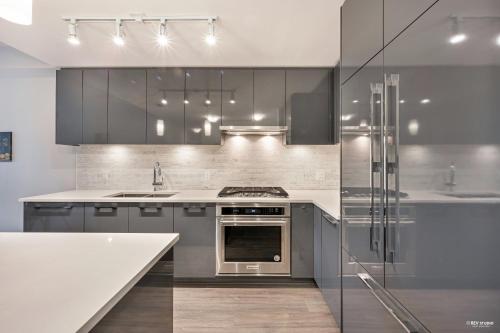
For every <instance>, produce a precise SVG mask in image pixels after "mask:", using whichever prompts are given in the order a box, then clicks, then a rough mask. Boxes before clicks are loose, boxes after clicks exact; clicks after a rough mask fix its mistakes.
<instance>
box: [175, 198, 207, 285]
mask: <svg viewBox="0 0 500 333" xmlns="http://www.w3.org/2000/svg"><path fill="white" fill-rule="evenodd" d="M174 221H175V222H174V232H176V233H179V234H180V235H181V237H180V239H179V242H177V244H176V245H175V251H174V262H175V269H174V276H175V277H181V278H182V277H184V278H211V277H214V276H215V265H216V259H215V229H216V220H215V204H175V205H174Z"/></svg>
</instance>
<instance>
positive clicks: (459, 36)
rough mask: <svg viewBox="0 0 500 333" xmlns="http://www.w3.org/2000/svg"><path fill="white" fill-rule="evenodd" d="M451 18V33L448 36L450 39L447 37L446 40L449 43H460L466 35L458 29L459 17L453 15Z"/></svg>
mask: <svg viewBox="0 0 500 333" xmlns="http://www.w3.org/2000/svg"><path fill="white" fill-rule="evenodd" d="M451 20H452V32H453V35H452V36H451V37H450V39H448V42H449V43H450V44H460V43H462V42H465V40H466V39H467V35H466V34H464V33H463V32H462V31H461V29H460V22H461V18H459V17H456V16H454V17H452V18H451Z"/></svg>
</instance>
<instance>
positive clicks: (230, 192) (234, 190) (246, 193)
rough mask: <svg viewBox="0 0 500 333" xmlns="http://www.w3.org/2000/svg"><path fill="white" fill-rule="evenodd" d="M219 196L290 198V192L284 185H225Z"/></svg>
mask: <svg viewBox="0 0 500 333" xmlns="http://www.w3.org/2000/svg"><path fill="white" fill-rule="evenodd" d="M218 197H220V198H224V197H229V198H231V197H235V198H252V197H256V198H288V193H287V192H286V191H285V190H284V189H283V188H282V187H224V188H223V189H222V191H220V192H219V194H218Z"/></svg>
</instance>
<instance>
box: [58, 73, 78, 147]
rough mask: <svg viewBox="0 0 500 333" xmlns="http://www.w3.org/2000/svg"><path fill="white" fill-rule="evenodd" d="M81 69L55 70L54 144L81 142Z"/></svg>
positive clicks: (76, 143) (75, 143)
mask: <svg viewBox="0 0 500 333" xmlns="http://www.w3.org/2000/svg"><path fill="white" fill-rule="evenodd" d="M82 116H83V115H82V70H80V69H62V70H58V71H57V72H56V144H62V145H79V144H80V143H81V142H82Z"/></svg>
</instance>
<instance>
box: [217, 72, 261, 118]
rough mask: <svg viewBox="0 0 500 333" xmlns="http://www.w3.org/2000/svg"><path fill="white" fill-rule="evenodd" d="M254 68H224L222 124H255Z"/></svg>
mask: <svg viewBox="0 0 500 333" xmlns="http://www.w3.org/2000/svg"><path fill="white" fill-rule="evenodd" d="M253 98H254V84H253V70H252V69H224V70H223V72H222V125H223V126H248V125H254V121H253V119H254V117H253V110H254V107H253Z"/></svg>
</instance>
